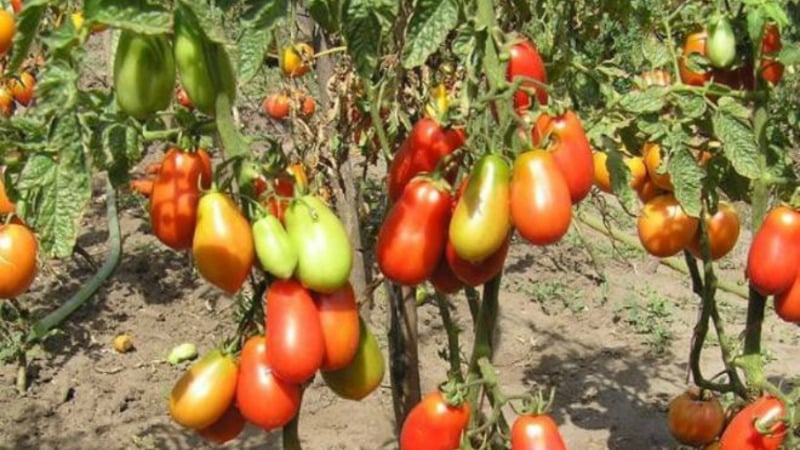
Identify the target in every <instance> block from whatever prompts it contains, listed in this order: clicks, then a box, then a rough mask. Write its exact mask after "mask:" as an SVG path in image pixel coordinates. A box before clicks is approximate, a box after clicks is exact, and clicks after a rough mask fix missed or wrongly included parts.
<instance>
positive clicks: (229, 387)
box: [169, 350, 238, 430]
mask: <svg viewBox="0 0 800 450" xmlns="http://www.w3.org/2000/svg"><path fill="white" fill-rule="evenodd" d="M237 376H238V368H237V367H236V362H235V361H234V360H233V357H231V356H230V355H225V354H223V353H222V352H221V351H220V350H214V351H212V352H210V353H208V354H207V355H205V356H204V357H203V358H202V359H200V360H199V361H197V362H196V363H194V364H192V366H191V367H190V368H189V370H188V371H186V373H184V374H183V376H182V377H181V378H180V380H178V382H177V383H176V384H175V386H174V387H173V388H172V392H171V393H170V395H169V412H170V414H171V415H172V418H173V420H175V422H178V423H179V424H180V425H182V426H184V427H186V428H192V429H194V430H200V429H203V428H207V427H210V426H211V425H213V424H214V423H215V422H217V421H218V420H219V419H220V418H221V417H222V415H223V414H225V412H226V411H227V410H228V408H229V407H230V406H231V404H232V403H233V398H234V394H235V393H236V378H237Z"/></svg>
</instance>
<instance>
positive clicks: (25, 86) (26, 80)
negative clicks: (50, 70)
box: [8, 72, 36, 106]
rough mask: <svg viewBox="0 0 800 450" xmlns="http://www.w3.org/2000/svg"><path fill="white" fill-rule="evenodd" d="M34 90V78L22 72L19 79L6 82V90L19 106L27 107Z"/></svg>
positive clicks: (28, 73) (30, 74)
mask: <svg viewBox="0 0 800 450" xmlns="http://www.w3.org/2000/svg"><path fill="white" fill-rule="evenodd" d="M35 88H36V78H34V76H33V74H32V73H30V72H22V73H21V74H20V76H19V79H17V78H12V79H10V80H9V81H8V89H9V90H10V91H11V95H12V96H13V97H14V100H16V101H17V103H19V104H20V105H23V106H28V105H30V104H31V100H33V90H34V89H35Z"/></svg>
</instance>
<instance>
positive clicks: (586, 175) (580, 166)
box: [532, 111, 594, 204]
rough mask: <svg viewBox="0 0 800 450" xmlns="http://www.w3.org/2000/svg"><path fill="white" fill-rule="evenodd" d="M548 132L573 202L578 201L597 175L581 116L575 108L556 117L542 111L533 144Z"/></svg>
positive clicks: (557, 164)
mask: <svg viewBox="0 0 800 450" xmlns="http://www.w3.org/2000/svg"><path fill="white" fill-rule="evenodd" d="M548 136H549V137H550V139H551V145H550V147H549V150H550V152H551V153H552V155H553V160H554V161H555V163H556V166H557V167H558V169H559V170H560V171H561V174H562V175H563V176H564V181H566V182H567V187H568V188H569V195H570V198H571V199H572V203H573V204H574V203H578V202H579V201H581V200H583V198H584V197H586V195H587V194H588V193H589V191H590V190H591V189H592V181H593V178H594V160H593V158H592V147H591V145H590V144H589V139H587V138H586V132H584V130H583V125H582V124H581V120H580V118H578V115H577V114H575V112H573V111H567V112H566V113H564V114H563V115H561V116H556V117H550V116H548V115H547V114H540V115H539V118H538V119H536V125H535V126H534V128H533V134H532V137H533V144H534V145H536V146H540V147H541V146H542V145H544V143H545V140H546V139H547V138H548Z"/></svg>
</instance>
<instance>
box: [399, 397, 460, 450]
mask: <svg viewBox="0 0 800 450" xmlns="http://www.w3.org/2000/svg"><path fill="white" fill-rule="evenodd" d="M468 422H469V405H468V404H467V403H463V404H461V405H450V404H448V403H447V401H446V400H445V398H444V395H442V393H441V392H439V391H434V392H431V393H430V394H428V395H426V396H425V397H423V398H422V401H420V402H419V403H417V405H416V406H414V408H413V409H412V410H411V412H409V413H408V416H407V417H406V420H405V422H403V428H402V430H401V431H400V450H456V449H458V448H459V445H460V443H459V441H460V440H461V433H463V432H464V429H465V428H466V427H467V423H468Z"/></svg>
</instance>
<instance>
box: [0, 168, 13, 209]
mask: <svg viewBox="0 0 800 450" xmlns="http://www.w3.org/2000/svg"><path fill="white" fill-rule="evenodd" d="M5 171H6V170H5V167H3V166H0V216H2V215H5V214H11V213H13V212H14V211H16V210H17V205H15V204H14V203H13V202H12V201H11V199H9V198H8V194H7V193H6V183H5Z"/></svg>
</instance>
